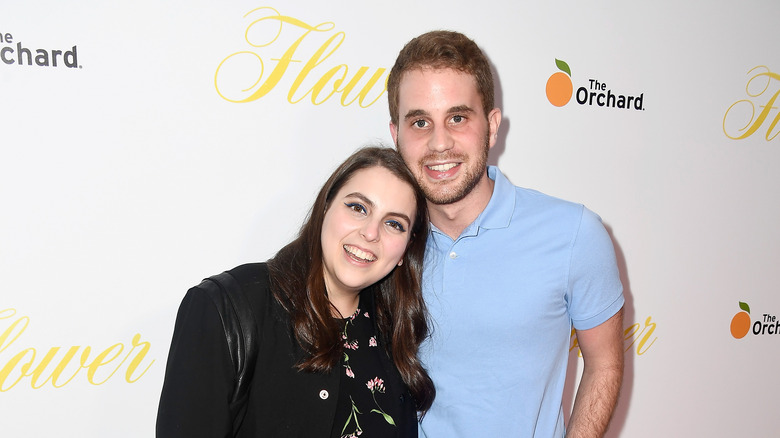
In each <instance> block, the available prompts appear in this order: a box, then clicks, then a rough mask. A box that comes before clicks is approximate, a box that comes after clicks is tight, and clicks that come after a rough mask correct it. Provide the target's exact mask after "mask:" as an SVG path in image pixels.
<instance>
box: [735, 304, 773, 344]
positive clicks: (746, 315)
mask: <svg viewBox="0 0 780 438" xmlns="http://www.w3.org/2000/svg"><path fill="white" fill-rule="evenodd" d="M739 308H740V309H741V310H740V311H739V312H737V313H736V314H735V315H734V316H733V317H732V318H731V325H730V329H731V336H733V337H734V338H736V339H742V338H744V337H745V336H747V334H748V333H753V335H754V336H761V335H777V334H780V319H778V318H777V316H775V315H772V314H770V313H762V314H761V316H760V318H758V319H756V320H755V321H752V319H751V317H750V306H749V305H748V304H747V303H745V302H742V301H740V302H739Z"/></svg>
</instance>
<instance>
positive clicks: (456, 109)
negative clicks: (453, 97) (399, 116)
mask: <svg viewBox="0 0 780 438" xmlns="http://www.w3.org/2000/svg"><path fill="white" fill-rule="evenodd" d="M473 112H474V109H473V108H471V107H470V106H468V105H456V106H453V107H450V109H448V110H447V114H456V113H468V114H471V113H473ZM426 116H428V112H427V111H425V110H421V109H415V110H409V112H408V113H406V115H405V116H404V120H409V119H414V118H417V117H426Z"/></svg>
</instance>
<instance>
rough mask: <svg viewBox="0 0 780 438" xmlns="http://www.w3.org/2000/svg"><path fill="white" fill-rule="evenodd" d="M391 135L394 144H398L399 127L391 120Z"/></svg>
mask: <svg viewBox="0 0 780 438" xmlns="http://www.w3.org/2000/svg"><path fill="white" fill-rule="evenodd" d="M390 136H391V137H393V144H395V145H396V146H397V145H398V127H397V126H395V124H394V123H393V122H390Z"/></svg>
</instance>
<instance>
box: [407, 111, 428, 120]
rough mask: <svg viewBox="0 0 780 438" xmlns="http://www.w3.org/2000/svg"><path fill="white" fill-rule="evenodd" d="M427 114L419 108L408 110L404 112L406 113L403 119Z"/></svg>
mask: <svg viewBox="0 0 780 438" xmlns="http://www.w3.org/2000/svg"><path fill="white" fill-rule="evenodd" d="M427 115H428V112H427V111H425V110H421V109H416V110H409V112H408V113H406V115H405V116H404V120H409V119H412V118H415V117H422V116H427Z"/></svg>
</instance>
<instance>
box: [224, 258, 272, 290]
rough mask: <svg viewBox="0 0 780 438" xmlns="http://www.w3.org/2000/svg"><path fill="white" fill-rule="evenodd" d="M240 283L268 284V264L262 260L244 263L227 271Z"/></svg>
mask: <svg viewBox="0 0 780 438" xmlns="http://www.w3.org/2000/svg"><path fill="white" fill-rule="evenodd" d="M227 272H228V273H229V274H230V275H232V276H233V278H235V279H236V281H237V282H238V284H240V285H242V286H243V285H248V284H253V283H261V284H266V285H267V284H268V265H267V264H266V263H264V262H257V263H245V264H243V265H239V266H236V267H235V268H233V269H231V270H229V271H227Z"/></svg>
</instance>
